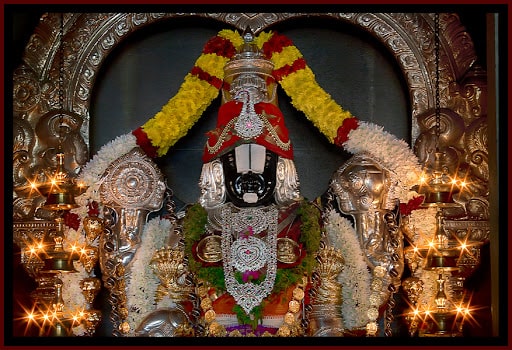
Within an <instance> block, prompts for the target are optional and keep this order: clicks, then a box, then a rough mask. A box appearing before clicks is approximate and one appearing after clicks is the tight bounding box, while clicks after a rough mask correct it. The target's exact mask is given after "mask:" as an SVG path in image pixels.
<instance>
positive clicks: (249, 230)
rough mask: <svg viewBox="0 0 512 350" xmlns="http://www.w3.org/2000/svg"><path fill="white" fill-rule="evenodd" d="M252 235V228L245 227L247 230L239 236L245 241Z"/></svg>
mask: <svg viewBox="0 0 512 350" xmlns="http://www.w3.org/2000/svg"><path fill="white" fill-rule="evenodd" d="M253 235H254V230H253V228H252V226H247V230H246V231H244V232H242V233H241V234H240V236H241V238H245V239H247V238H249V237H251V236H253Z"/></svg>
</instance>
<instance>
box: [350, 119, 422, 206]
mask: <svg viewBox="0 0 512 350" xmlns="http://www.w3.org/2000/svg"><path fill="white" fill-rule="evenodd" d="M343 147H344V148H345V150H347V151H348V152H350V153H352V154H358V153H362V152H369V153H370V154H372V155H373V156H375V157H377V158H379V159H380V160H381V161H382V162H383V165H384V166H385V167H386V168H388V169H389V170H390V171H392V172H393V174H394V177H395V179H396V181H398V182H399V184H400V186H397V187H396V190H397V193H395V197H396V198H399V199H400V202H402V203H407V201H408V199H409V197H410V196H409V192H410V189H411V188H412V187H413V186H414V185H416V184H418V180H419V176H420V174H421V167H420V165H419V163H418V158H417V157H416V155H415V154H414V153H413V151H412V150H411V148H410V147H409V145H408V144H407V143H406V142H405V141H404V140H400V139H397V138H396V137H395V136H394V135H392V134H390V133H388V132H387V131H384V130H383V127H381V126H379V125H376V124H373V123H368V122H363V121H360V122H359V126H358V127H357V128H356V129H354V130H351V131H350V132H349V134H348V140H347V141H346V142H345V143H344V144H343Z"/></svg>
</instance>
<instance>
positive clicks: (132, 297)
mask: <svg viewBox="0 0 512 350" xmlns="http://www.w3.org/2000/svg"><path fill="white" fill-rule="evenodd" d="M171 231H172V223H171V221H170V220H167V219H161V218H158V217H156V218H153V219H151V220H150V221H149V222H148V223H146V225H145V226H144V230H143V233H142V237H141V245H140V247H139V248H138V249H137V252H136V253H135V256H134V258H133V260H132V262H131V266H130V267H129V268H128V270H129V271H130V278H129V281H127V283H126V285H127V292H126V298H127V300H128V311H129V313H128V319H127V321H128V323H129V324H130V333H131V335H134V331H135V329H136V328H137V327H138V326H139V324H140V323H141V322H142V320H143V319H144V317H146V316H147V315H148V313H149V312H151V311H154V310H155V309H156V308H157V306H158V307H160V306H163V305H160V304H159V305H157V304H156V302H155V298H154V297H155V293H156V290H157V287H158V285H159V284H160V281H159V279H158V277H157V276H156V275H155V274H154V273H153V270H152V269H151V266H150V262H151V259H152V258H153V255H154V254H155V252H156V251H157V250H158V249H160V248H162V247H163V246H164V244H165V241H166V239H167V238H168V237H169V233H170V232H171ZM165 306H173V305H172V304H171V305H165Z"/></svg>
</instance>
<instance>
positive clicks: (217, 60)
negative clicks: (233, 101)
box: [142, 30, 243, 156]
mask: <svg viewBox="0 0 512 350" xmlns="http://www.w3.org/2000/svg"><path fill="white" fill-rule="evenodd" d="M218 36H219V37H221V38H224V39H227V40H229V41H230V42H231V43H232V44H233V46H234V47H235V48H236V47H238V46H240V45H241V44H242V43H243V39H242V38H241V37H240V35H239V34H238V33H237V32H234V31H230V30H222V31H220V32H219V33H218ZM229 59H230V58H229V57H225V56H219V55H217V54H215V53H206V54H205V53H203V54H201V56H199V58H198V59H197V60H196V62H195V65H194V66H195V67H199V68H200V69H201V70H202V71H203V72H206V73H208V74H209V75H210V76H212V77H215V78H218V79H220V80H221V81H222V80H223V79H224V65H225V64H226V63H227V62H228V61H229ZM218 94H219V89H218V88H217V87H215V86H213V85H212V84H210V83H209V82H207V81H205V80H202V79H200V78H198V77H197V76H195V75H193V74H192V73H188V74H187V75H186V76H185V79H184V82H183V84H182V85H181V87H180V89H179V90H178V93H177V94H176V95H175V96H174V97H172V98H171V99H170V100H169V101H168V102H167V104H166V105H164V106H163V107H162V109H161V111H160V112H158V113H157V114H156V115H155V116H154V117H153V118H151V119H150V120H148V121H147V122H146V123H145V124H144V125H143V126H142V129H143V130H144V132H145V133H146V135H147V137H148V138H149V139H150V140H151V144H152V145H153V146H154V147H156V148H157V154H158V156H163V155H165V154H166V153H167V151H168V150H169V148H170V147H172V146H173V145H174V144H175V143H176V142H177V141H178V140H179V139H181V138H182V137H183V136H185V135H186V134H187V132H188V130H189V129H190V128H191V127H192V126H193V125H194V124H195V123H196V122H197V120H198V119H199V118H200V117H201V115H202V114H203V112H204V111H205V110H206V108H208V106H209V105H210V104H211V102H212V101H213V100H214V99H215V98H216V97H217V96H218Z"/></svg>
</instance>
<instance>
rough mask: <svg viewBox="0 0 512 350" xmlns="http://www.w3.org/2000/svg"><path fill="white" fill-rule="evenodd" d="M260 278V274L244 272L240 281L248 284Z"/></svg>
mask: <svg viewBox="0 0 512 350" xmlns="http://www.w3.org/2000/svg"><path fill="white" fill-rule="evenodd" d="M258 277H260V273H259V272H258V271H245V272H244V273H243V274H242V281H244V282H246V283H247V282H249V281H251V280H257V279H258Z"/></svg>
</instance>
